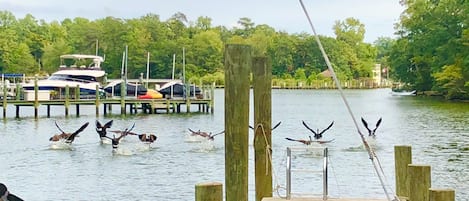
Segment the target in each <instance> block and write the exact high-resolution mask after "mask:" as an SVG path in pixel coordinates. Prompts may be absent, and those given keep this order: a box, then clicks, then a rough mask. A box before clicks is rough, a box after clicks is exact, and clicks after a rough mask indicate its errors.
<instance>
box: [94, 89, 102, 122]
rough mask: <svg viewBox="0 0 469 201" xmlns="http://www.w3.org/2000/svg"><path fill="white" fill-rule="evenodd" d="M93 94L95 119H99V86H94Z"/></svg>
mask: <svg viewBox="0 0 469 201" xmlns="http://www.w3.org/2000/svg"><path fill="white" fill-rule="evenodd" d="M94 94H95V101H94V105H95V106H96V117H99V104H100V98H101V97H100V95H101V94H100V93H99V86H98V85H96V92H95V93H94Z"/></svg>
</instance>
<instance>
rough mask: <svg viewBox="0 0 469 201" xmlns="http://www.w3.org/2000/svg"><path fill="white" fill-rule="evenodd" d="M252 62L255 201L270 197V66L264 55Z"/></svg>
mask: <svg viewBox="0 0 469 201" xmlns="http://www.w3.org/2000/svg"><path fill="white" fill-rule="evenodd" d="M252 63H253V64H252V72H253V88H254V89H253V94H254V132H255V133H254V164H255V178H256V182H255V183H256V201H261V200H262V198H263V197H272V166H271V165H272V164H271V163H270V158H271V154H272V153H271V150H272V148H271V145H272V135H271V134H272V130H271V128H272V126H271V125H272V87H271V83H272V67H271V66H270V65H269V64H268V63H267V58H266V57H255V58H253V62H252Z"/></svg>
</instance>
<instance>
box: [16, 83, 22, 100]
mask: <svg viewBox="0 0 469 201" xmlns="http://www.w3.org/2000/svg"><path fill="white" fill-rule="evenodd" d="M21 93H22V87H21V84H20V83H17V84H16V93H15V96H16V97H15V100H20V99H21Z"/></svg>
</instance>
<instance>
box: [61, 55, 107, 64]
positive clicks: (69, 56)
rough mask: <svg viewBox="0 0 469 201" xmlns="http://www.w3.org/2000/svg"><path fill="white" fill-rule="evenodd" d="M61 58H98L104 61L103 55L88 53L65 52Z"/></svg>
mask: <svg viewBox="0 0 469 201" xmlns="http://www.w3.org/2000/svg"><path fill="white" fill-rule="evenodd" d="M60 58H61V59H78V60H80V59H97V60H98V61H99V62H104V59H103V57H101V56H96V55H86V54H65V55H61V56H60Z"/></svg>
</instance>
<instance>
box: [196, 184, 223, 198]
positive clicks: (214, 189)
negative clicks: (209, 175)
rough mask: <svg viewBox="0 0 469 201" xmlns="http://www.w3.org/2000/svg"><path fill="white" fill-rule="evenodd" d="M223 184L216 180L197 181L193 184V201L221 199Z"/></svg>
mask: <svg viewBox="0 0 469 201" xmlns="http://www.w3.org/2000/svg"><path fill="white" fill-rule="evenodd" d="M222 200H223V185H222V184H221V183H218V182H206V183H198V184H196V185H195V201H222Z"/></svg>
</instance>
